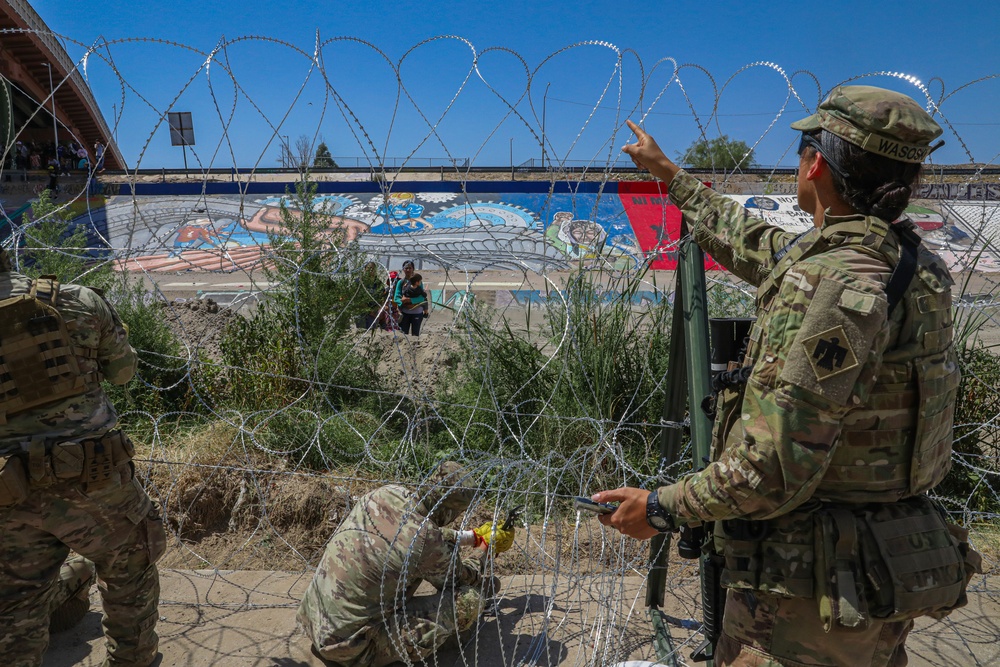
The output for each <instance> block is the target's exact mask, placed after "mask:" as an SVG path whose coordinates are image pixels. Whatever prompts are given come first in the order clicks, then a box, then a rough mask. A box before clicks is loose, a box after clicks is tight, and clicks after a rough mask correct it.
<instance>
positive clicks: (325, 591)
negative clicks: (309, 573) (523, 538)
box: [297, 461, 513, 667]
mask: <svg viewBox="0 0 1000 667" xmlns="http://www.w3.org/2000/svg"><path fill="white" fill-rule="evenodd" d="M467 477H468V473H467V472H466V471H465V470H464V469H463V468H462V467H461V466H459V465H458V464H456V463H454V462H451V461H446V462H444V463H442V464H441V465H440V466H439V467H438V469H437V470H436V471H435V473H434V474H432V475H431V477H430V478H429V479H428V482H427V483H426V484H424V485H423V488H422V490H418V491H417V492H413V491H411V490H408V489H406V488H405V487H403V486H398V485H395V484H392V485H388V486H383V487H381V488H379V489H376V490H375V491H372V492H371V493H369V494H367V495H366V496H364V497H362V498H361V499H360V500H359V501H358V502H357V504H356V505H355V506H354V507H353V508H352V509H351V511H350V513H349V514H348V515H347V517H346V518H345V519H344V521H343V523H341V524H340V526H339V527H338V528H337V530H336V532H335V533H334V534H333V537H331V538H330V541H329V543H328V544H327V546H326V550H325V551H324V553H323V558H322V560H321V561H320V564H319V567H317V568H316V574H315V576H314V577H313V580H312V583H310V585H309V588H308V589H307V590H306V593H305V596H304V597H303V598H302V603H301V605H300V606H299V611H298V616H297V618H298V621H299V624H300V626H301V627H302V629H303V630H304V631H305V633H306V635H308V637H309V638H310V639H311V640H312V644H313V651H314V652H315V653H316V654H317V655H319V656H320V657H321V658H323V659H324V660H326V661H327V662H328V663H330V664H334V665H343V666H344V667H348V666H349V667H381V666H382V665H388V664H390V663H393V662H396V661H398V660H406V661H408V662H409V663H416V662H419V661H421V660H423V659H424V658H427V657H428V656H430V655H431V654H433V653H434V651H436V650H437V649H438V648H439V647H440V646H441V645H442V644H444V643H445V642H446V641H448V640H449V639H451V638H456V639H457V637H458V634H459V633H460V632H463V631H465V630H468V629H469V628H471V627H472V626H473V625H474V624H475V623H476V620H477V619H478V618H479V616H480V614H481V613H482V611H483V608H484V605H485V599H486V597H489V596H491V595H492V594H493V592H494V590H493V589H494V588H495V587H496V586H497V582H496V581H495V579H491V578H488V577H487V578H485V579H484V577H483V575H482V571H481V563H482V561H481V560H480V559H479V558H467V559H462V558H460V557H459V553H458V551H459V550H458V546H459V545H461V544H469V545H472V544H474V543H477V542H478V543H479V544H481V545H483V546H490V544H489V543H490V541H491V539H490V537H489V535H488V533H487V537H486V541H485V543H483V541H482V540H481V539H477V538H476V536H474V535H471V533H472V532H473V531H462V532H457V531H455V530H451V529H449V528H445V527H444V526H446V525H447V524H449V523H451V522H452V521H453V520H454V519H455V518H456V517H457V516H458V515H459V514H461V513H462V512H463V511H465V509H466V508H468V506H469V503H470V502H471V501H472V498H473V495H474V493H475V491H474V489H472V488H470V487H468V486H466V480H467ZM478 530H479V529H477V531H478ZM466 532H467V533H470V535H469V537H470V540H469V541H466V540H465V539H464V538H463V533H466ZM494 532H495V537H496V539H495V541H494V542H493V543H492V546H493V547H494V551H495V552H500V551H503V550H506V549H508V548H510V546H511V544H512V543H513V530H509V531H502V530H499V529H495V531H494ZM421 581H427V582H429V583H431V584H432V585H433V586H434V588H436V589H437V590H438V593H436V594H434V595H426V596H420V597H414V593H415V592H416V590H417V587H418V586H419V585H420V583H421Z"/></svg>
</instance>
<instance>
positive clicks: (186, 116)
mask: <svg viewBox="0 0 1000 667" xmlns="http://www.w3.org/2000/svg"><path fill="white" fill-rule="evenodd" d="M167 122H168V123H169V124H170V145H171V146H194V124H193V122H192V120H191V112H190V111H168V112H167Z"/></svg>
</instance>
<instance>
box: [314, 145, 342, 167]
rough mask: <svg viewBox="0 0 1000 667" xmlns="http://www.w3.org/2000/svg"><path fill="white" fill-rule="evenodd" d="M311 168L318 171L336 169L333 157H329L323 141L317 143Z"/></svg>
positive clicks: (328, 151) (328, 150)
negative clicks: (318, 169) (316, 168)
mask: <svg viewBox="0 0 1000 667" xmlns="http://www.w3.org/2000/svg"><path fill="white" fill-rule="evenodd" d="M313 166H314V167H318V168H320V169H330V168H336V166H337V163H336V162H334V161H333V156H332V155H330V149H329V148H328V147H327V145H326V142H325V141H321V142H319V146H317V147H316V157H314V158H313Z"/></svg>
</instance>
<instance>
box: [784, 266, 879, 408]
mask: <svg viewBox="0 0 1000 667" xmlns="http://www.w3.org/2000/svg"><path fill="white" fill-rule="evenodd" d="M814 268H815V267H809V270H808V273H806V275H807V277H808V279H809V280H810V282H811V283H813V284H814V285H815V288H814V289H813V290H812V291H811V292H808V293H806V292H803V291H802V290H801V289H800V287H799V286H798V285H795V286H792V285H789V286H788V288H785V287H784V286H783V288H782V292H783V299H782V302H781V304H780V306H779V308H781V309H782V311H783V312H778V311H776V312H775V313H774V315H775V317H777V316H779V315H782V316H783V320H781V321H783V328H784V330H785V331H786V333H785V334H784V336H783V338H784V345H786V346H787V347H786V348H785V349H786V350H787V352H785V353H784V354H785V355H787V357H785V363H784V365H783V367H782V368H781V372H780V379H781V380H782V381H784V382H787V383H789V384H791V385H794V386H795V387H798V388H801V389H804V390H806V391H809V392H812V393H813V394H817V395H819V396H822V397H823V398H825V399H827V400H829V401H833V402H834V403H836V404H839V405H847V403H848V402H849V401H850V398H851V395H852V394H853V393H854V392H855V391H862V392H863V391H865V388H864V386H861V385H858V386H856V383H857V382H858V381H859V380H860V381H861V382H862V383H868V382H869V381H871V380H873V378H874V376H873V375H871V374H870V373H868V374H864V377H862V375H863V370H864V367H865V365H866V364H868V363H869V362H870V361H871V359H872V355H873V353H874V354H875V355H878V354H880V353H881V346H882V345H883V344H884V340H885V337H886V336H887V335H888V326H887V324H886V310H887V302H886V299H885V297H884V296H883V295H882V294H880V293H878V291H876V290H877V286H876V287H875V289H874V290H873V289H872V288H870V287H869V286H868V285H867V284H866V283H865V282H864V281H861V280H857V279H855V278H854V277H853V276H850V275H849V274H847V275H845V274H838V273H837V272H831V271H830V270H828V269H821V270H814ZM880 334H881V337H880ZM777 356H779V357H782V356H784V355H783V354H782V353H781V351H780V350H779V352H778V355H777Z"/></svg>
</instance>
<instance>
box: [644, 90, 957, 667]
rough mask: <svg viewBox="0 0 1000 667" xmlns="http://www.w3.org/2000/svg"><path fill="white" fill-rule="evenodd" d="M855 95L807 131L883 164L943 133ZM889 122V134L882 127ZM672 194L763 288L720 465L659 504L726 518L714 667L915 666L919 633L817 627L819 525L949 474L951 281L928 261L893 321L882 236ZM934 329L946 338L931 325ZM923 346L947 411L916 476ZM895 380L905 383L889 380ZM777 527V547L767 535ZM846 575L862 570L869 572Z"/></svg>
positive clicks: (678, 516)
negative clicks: (781, 221) (822, 517)
mask: <svg viewBox="0 0 1000 667" xmlns="http://www.w3.org/2000/svg"><path fill="white" fill-rule="evenodd" d="M852 90H853V93H854V94H855V95H857V94H859V93H860V94H861V96H862V100H861V103H860V105H854V106H852V104H853V103H848V104H846V105H845V97H849V94H850V93H851V91H850V90H849V91H848V92H847V93H842V90H841V89H838V90H836V91H834V93H833V94H832V95H831V97H830V98H828V99H827V100H826V101H825V102H824V104H823V105H821V107H820V114H818V116H813V117H810V118H809V119H806V121H805V122H800V123H797V124H796V125H794V126H793V127H794V128H795V129H801V130H803V131H807V132H808V131H812V130H815V129H818V128H819V127H820V126H822V127H823V129H826V130H828V131H832V132H833V133H834V134H836V135H838V136H841V137H843V138H845V139H847V140H848V141H851V143H857V144H858V145H862V143H861V142H860V141H858V135H859V134H863V133H864V131H865V130H867V131H871V132H873V133H877V134H879V136H881V140H880V141H881V142H882V143H881V148H882V150H880V151H873V152H880V153H882V154H883V155H891V154H892V153H894V154H895V155H907V156H909V157H911V158H913V159H909V160H904V161H911V162H920V161H921V160H922V159H923V157H924V156H925V155H926V153H927V152H928V145H929V143H930V141H931V140H933V139H934V138H935V137H936V136H937V135H938V134H940V128H939V127H938V126H937V124H936V123H934V122H933V120H931V119H930V117H929V116H927V115H926V113H924V112H923V111H922V110H921V109H920V108H919V107H918V106H917V105H916V104H915V103H913V102H912V100H909V105H911V106H912V107H915V109H916V111H914V110H913V109H912V108H910V107H907V112H906V113H908V114H909V115H908V116H907V115H906V114H905V113H904V114H903V116H902V121H900V122H898V123H896V124H893V122H895V121H894V120H893V119H894V118H895V119H896V120H898V119H899V116H898V115H896V116H894V115H893V111H894V110H893V109H890V108H887V106H886V104H883V103H881V102H878V103H875V102H873V100H875V99H877V98H879V97H880V96H883V95H884V94H885V93H887V92H888V91H878V89H865V87H852ZM872 90H874V91H877V92H868V91H872ZM890 95H895V94H890ZM865 96H868V98H867V99H865ZM903 97H905V96H900V95H896V96H895V97H893V98H891V99H892V100H893V102H891V103H887V104H888V107H891V106H892V105H893V104H896V103H897V102H899V98H903ZM906 99H907V100H908V99H909V98H906ZM848 102H849V101H848ZM837 104H840V105H841V106H840V107H839V108H838V107H837ZM879 105H881V106H879ZM862 107H863V109H861V108H862ZM831 110H832V111H831ZM859 110H862V111H867V112H871V114H870V115H867V116H864V115H863V114H861V113H859ZM886 117H888V118H889V122H888V123H886V124H885V125H884V126H882V127H872V126H873V125H874V124H876V123H877V121H878V120H879V119H885V118H886ZM820 121H822V122H820ZM907 121H910V124H909V125H907ZM835 123H840V125H835ZM831 127H832V128H833V129H832V130H831V129H830V128H831ZM859 128H860V129H859ZM869 143H871V142H869ZM866 150H871V149H870V148H866ZM669 194H670V197H671V200H672V201H673V202H674V203H675V204H676V205H677V206H678V207H679V208H680V209H681V211H682V212H683V215H684V217H685V219H686V220H687V221H688V222H689V224H690V226H691V228H692V230H693V235H694V239H695V240H696V242H697V243H698V244H699V245H700V246H701V247H702V248H703V249H704V250H705V251H706V252H709V253H710V254H711V255H712V257H713V258H714V259H715V260H717V261H718V262H719V263H720V264H722V265H723V266H724V267H726V268H727V269H729V270H730V271H731V272H733V273H734V274H735V275H736V276H738V277H740V278H742V279H743V280H745V281H747V282H748V283H750V284H751V285H754V286H756V287H757V288H758V293H757V307H758V312H757V321H756V322H755V324H754V326H753V329H752V331H751V335H750V340H749V344H748V349H747V352H746V358H745V362H744V363H745V365H752V371H751V373H750V375H749V379H748V381H747V383H746V384H745V385H744V386H742V387H740V388H738V389H730V390H727V391H724V392H722V394H721V395H720V396H719V399H718V402H719V406H718V411H717V415H716V421H715V425H714V430H713V462H712V463H711V464H709V465H708V466H707V467H706V468H705V469H704V470H703V471H701V472H699V473H696V474H693V475H691V476H689V477H686V478H684V479H682V480H680V481H679V482H677V483H676V484H673V485H671V486H667V487H662V488H661V489H659V491H658V496H659V501H660V504H661V505H662V506H663V507H664V508H665V509H667V510H668V511H669V512H670V513H671V515H673V516H674V517H675V520H676V521H677V523H678V524H683V523H689V522H692V521H714V522H716V523H715V530H716V543H717V544H719V543H720V541H721V542H722V543H723V544H727V545H728V549H729V552H728V555H727V558H726V566H725V567H726V569H725V570H724V572H723V583H724V584H725V585H726V586H727V587H728V588H729V589H730V590H729V591H728V598H727V607H726V611H725V618H724V623H723V626H724V627H723V635H722V638H721V640H720V642H719V645H718V647H717V652H716V663H715V664H716V665H719V666H720V667H721V666H723V665H755V666H761V667H764V666H768V667H770V666H776V665H790V666H799V665H859V666H860V665H871V666H873V667H874V666H886V665H903V664H905V663H906V653H905V649H904V647H903V642H904V641H905V638H906V635H907V633H908V632H909V630H910V628H911V627H912V620H908V619H907V620H899V621H895V620H886V621H883V620H880V619H879V618H874V617H864V614H861V615H855V617H854V619H853V621H854V623H855V625H854V627H844V626H843V625H840V624H837V623H833V624H831V623H829V620H830V619H829V618H821V612H820V610H819V606H818V605H817V599H822V598H820V596H819V593H818V591H817V590H815V586H814V578H815V572H814V560H815V559H816V558H817V557H818V556H817V555H816V554H817V553H818V548H817V549H816V550H814V533H813V531H814V530H815V528H814V521H816V520H817V515H816V511H817V510H818V509H820V508H821V507H823V503H826V502H831V501H833V502H840V503H866V502H880V503H890V502H896V501H899V500H901V499H904V498H907V497H913V496H916V495H917V494H918V493H920V492H921V491H924V490H926V489H927V488H929V487H930V486H933V485H934V484H936V483H937V482H939V481H940V480H941V479H942V478H943V476H944V474H945V473H946V472H947V470H948V466H949V462H950V451H951V439H950V437H951V421H952V412H951V411H950V410H951V408H952V406H953V403H954V399H955V389H956V387H957V384H958V369H957V363H956V358H955V354H954V352H953V350H952V348H951V333H952V331H951V319H950V318H951V314H950V305H951V303H950V287H951V284H952V282H951V278H950V276H949V274H948V270H947V268H946V267H945V265H944V263H943V262H942V261H941V260H940V258H938V257H937V256H935V255H934V254H933V253H931V252H930V251H928V250H927V249H926V248H922V247H921V249H920V250H919V254H918V256H917V261H916V271H915V278H914V279H913V280H912V281H911V282H910V284H909V286H908V288H907V289H908V290H909V292H908V294H907V297H906V300H905V301H904V303H905V304H906V307H900V308H897V309H895V310H894V311H893V312H892V314H891V315H889V314H888V312H887V311H888V308H887V296H886V293H887V287H886V286H887V282H888V281H889V279H890V274H891V272H892V269H893V266H892V263H891V262H889V261H887V259H886V257H887V256H888V257H899V256H900V252H901V251H900V241H899V239H898V238H897V234H896V233H887V232H889V225H887V224H886V222H884V221H881V220H879V219H878V218H875V217H865V216H863V215H852V216H843V217H835V216H832V215H829V211H828V212H827V215H826V216H825V218H824V221H823V226H822V228H817V229H813V230H810V231H809V232H807V233H806V234H804V235H802V236H801V237H796V235H794V234H792V233H789V232H786V231H783V230H782V229H781V228H779V227H776V226H773V225H770V224H768V223H766V222H765V221H763V220H759V219H755V218H753V217H750V215H749V214H748V211H747V209H746V208H744V207H743V206H741V205H740V204H738V203H736V202H734V201H733V200H731V199H728V198H726V197H723V196H720V195H718V194H716V193H715V192H713V191H712V190H711V189H709V188H706V187H705V186H704V185H702V184H701V183H700V182H699V181H698V180H696V179H695V178H693V177H692V176H691V175H689V174H686V173H685V172H683V171H681V172H680V173H679V174H678V175H677V176H676V177H675V178H674V179H673V181H672V182H671V184H670V188H669ZM911 304H919V307H911ZM925 304H926V305H927V308H926V309H925V308H924V305H925ZM934 317H937V318H938V322H937V325H935V326H929V325H930V324H931V323H933V322H934V319H933V318H934ZM928 329H934V330H933V331H927V330H928ZM925 336H927V338H925ZM910 340H915V341H926V340H933V341H934V342H935V344H939V345H938V347H937V348H936V354H935V355H931V361H930V363H929V364H928V365H929V367H931V368H933V369H937V370H935V372H939V373H940V377H941V378H942V383H941V384H940V385H939V387H938V390H939V394H940V401H941V409H940V411H939V412H937V413H934V415H931V417H932V418H933V419H934V420H936V421H934V423H935V424H936V425H937V426H938V427H939V428H938V430H937V431H936V433H935V434H934V435H933V437H932V436H931V435H928V436H927V437H926V438H925V439H927V440H929V441H933V442H931V444H930V445H929V447H928V449H927V452H924V453H925V454H927V456H926V458H924V459H923V460H921V459H920V458H919V457H917V456H914V457H913V463H912V471H911V469H910V465H911V456H910V455H911V454H913V450H914V448H915V445H914V444H913V439H912V438H913V435H912V434H913V433H914V432H915V431H916V430H917V422H918V420H920V419H922V418H923V417H924V415H923V414H922V413H921V412H919V411H918V406H919V405H920V399H919V396H918V394H917V393H916V392H914V390H913V386H914V385H915V384H916V382H917V380H914V378H913V377H912V373H913V372H914V371H913V367H914V365H916V361H918V360H917V359H916V357H917V356H918V355H917V354H916V353H915V352H914V351H913V350H911V349H910V348H907V347H905V346H904V342H905V341H910ZM893 369H902V370H900V371H899V375H898V376H897V377H888V376H887V373H889V372H890V371H892V370H893ZM918 379H919V378H918ZM863 429H869V430H867V431H864V432H863V433H862V432H860V431H861V430H863ZM879 429H881V430H879ZM862 436H864V437H862ZM906 438H910V440H909V441H908V442H907V441H906ZM859 443H861V444H859ZM904 458H905V460H902V459H904ZM911 472H912V475H911ZM916 479H920V480H922V481H921V483H920V484H915V483H914V480H916ZM734 520H735V521H734ZM765 521H766V522H767V526H768V527H769V530H770V532H769V534H767V535H766V537H761V536H760V533H757V535H756V536H755V528H761V527H763V526H764V525H765V524H764V523H763V522H765ZM737 528H741V530H737ZM793 536H797V537H793ZM727 540H728V542H727ZM741 550H742V551H741ZM850 570H851V571H852V572H854V573H857V572H858V571H859V568H858V564H857V563H852V564H850ZM861 576H863V574H862V575H861ZM848 611H850V610H849V609H848V610H846V611H845V614H846V613H847V612H848Z"/></svg>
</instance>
